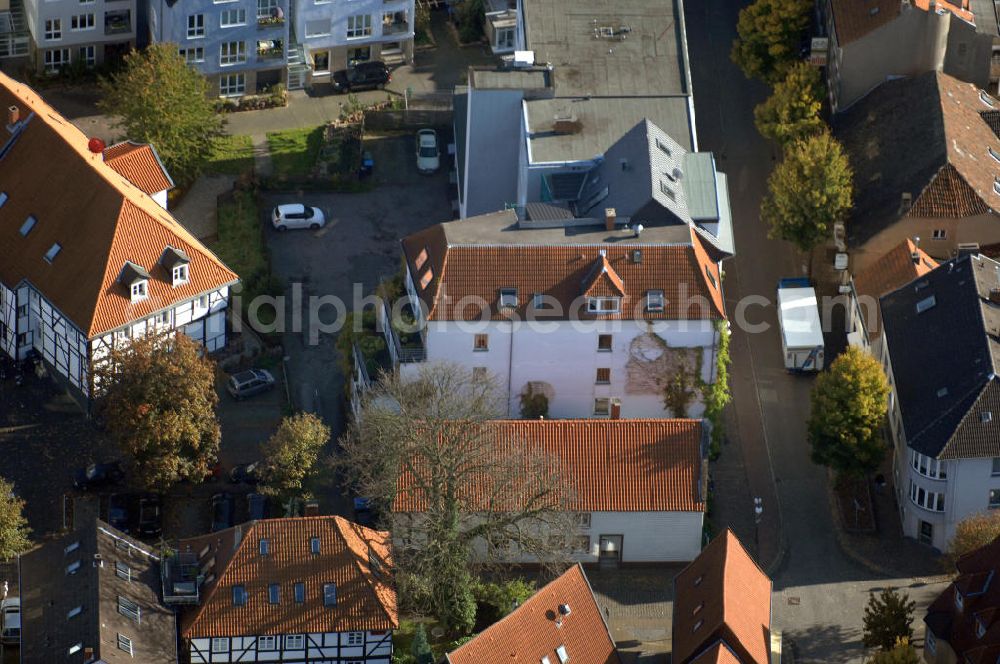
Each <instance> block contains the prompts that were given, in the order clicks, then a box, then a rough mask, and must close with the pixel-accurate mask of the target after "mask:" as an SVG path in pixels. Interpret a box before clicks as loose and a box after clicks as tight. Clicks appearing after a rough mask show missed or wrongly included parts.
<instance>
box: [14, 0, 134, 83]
mask: <svg viewBox="0 0 1000 664" xmlns="http://www.w3.org/2000/svg"><path fill="white" fill-rule="evenodd" d="M21 3H23V5H22V7H21V11H22V12H23V17H24V21H25V23H26V25H27V27H28V30H29V32H30V35H31V59H32V66H33V68H34V70H35V71H36V72H37V73H58V72H59V70H61V69H63V68H64V67H70V66H82V67H94V66H98V65H102V64H104V63H106V62H112V61H115V60H118V59H120V58H122V57H123V56H124V55H125V54H126V53H128V52H129V51H130V50H132V48H134V47H135V36H136V0H10V2H9V3H8V4H9V5H10V7H9V9H8V11H11V10H13V12H14V14H16V13H17V12H18V9H17V7H15V6H14V5H15V4H21Z"/></svg>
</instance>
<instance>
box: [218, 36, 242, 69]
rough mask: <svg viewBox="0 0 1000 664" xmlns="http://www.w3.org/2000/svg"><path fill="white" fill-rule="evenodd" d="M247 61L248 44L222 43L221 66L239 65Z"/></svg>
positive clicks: (220, 50)
mask: <svg viewBox="0 0 1000 664" xmlns="http://www.w3.org/2000/svg"><path fill="white" fill-rule="evenodd" d="M246 61H247V43H246V42H243V41H231V42H222V45H221V46H220V47H219V64H220V65H222V66H227V65H237V64H241V63H243V62H246Z"/></svg>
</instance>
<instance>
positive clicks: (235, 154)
mask: <svg viewBox="0 0 1000 664" xmlns="http://www.w3.org/2000/svg"><path fill="white" fill-rule="evenodd" d="M252 170H253V143H252V142H251V140H250V137H249V136H228V135H227V136H220V137H219V139H218V141H217V142H216V144H215V151H214V152H213V153H212V156H211V157H209V159H208V164H207V165H206V166H205V171H206V172H207V173H213V174H219V175H249V174H250V172H251V171H252Z"/></svg>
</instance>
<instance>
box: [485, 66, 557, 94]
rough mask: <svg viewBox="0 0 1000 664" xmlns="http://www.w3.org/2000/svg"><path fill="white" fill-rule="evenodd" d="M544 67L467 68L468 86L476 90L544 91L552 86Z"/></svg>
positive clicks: (549, 75) (549, 76)
mask: <svg viewBox="0 0 1000 664" xmlns="http://www.w3.org/2000/svg"><path fill="white" fill-rule="evenodd" d="M551 74H552V72H550V71H549V70H548V69H547V68H545V67H469V86H470V87H472V88H475V89H476V90H545V89H547V88H550V87H551V86H552V77H551Z"/></svg>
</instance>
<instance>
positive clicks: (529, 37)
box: [524, 0, 690, 96]
mask: <svg viewBox="0 0 1000 664" xmlns="http://www.w3.org/2000/svg"><path fill="white" fill-rule="evenodd" d="M678 5H679V2H678V0H662V1H660V2H650V1H649V0H574V1H573V2H572V3H567V2H565V0H531V1H530V2H527V3H524V26H525V37H526V41H527V48H528V49H530V50H533V51H534V52H535V62H549V63H551V64H552V65H554V66H555V74H556V88H557V90H558V93H559V94H560V95H569V96H575V95H595V96H616V95H621V96H636V95H637V96H643V95H678V94H689V93H690V89H689V87H688V79H689V76H688V63H687V61H686V58H685V54H684V48H683V13H682V12H681V11H680V8H679V6H678Z"/></svg>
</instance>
